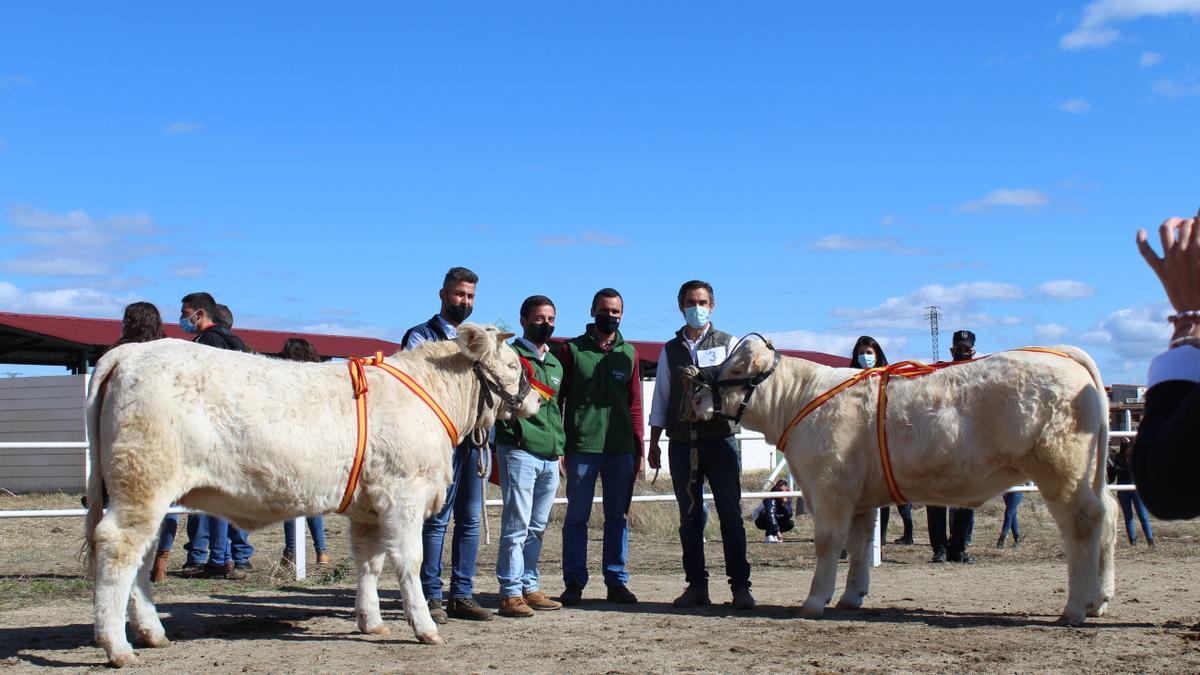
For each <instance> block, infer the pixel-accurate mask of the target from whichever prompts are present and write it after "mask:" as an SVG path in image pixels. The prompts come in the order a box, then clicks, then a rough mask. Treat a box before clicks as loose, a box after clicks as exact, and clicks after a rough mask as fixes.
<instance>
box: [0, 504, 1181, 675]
mask: <svg viewBox="0 0 1200 675" xmlns="http://www.w3.org/2000/svg"><path fill="white" fill-rule="evenodd" d="M67 499H68V498H67V497H63V498H57V499H54V498H48V499H46V500H43V501H42V502H41V503H39V504H37V505H36V506H35V507H36V508H48V507H50V506H55V505H64V504H66V503H67V502H66V500H67ZM28 500H29V498H2V499H0V508H17V507H22V508H26V507H29V506H30V505H29V504H28V503H27V502H28ZM751 506H752V505H750V504H748V505H747V510H748V509H749V508H750V507H751ZM635 508H637V509H642V508H645V509H650V508H654V509H659V508H663V507H661V506H651V505H639V506H637V507H635ZM668 513H669V512H668ZM999 513H1000V511H999V508H998V507H997V506H996V505H993V504H989V505H988V506H987V507H985V508H984V509H982V510H981V511H980V512H979V515H978V520H977V526H976V532H975V543H974V546H973V548H972V550H973V551H974V552H975V553H976V554H977V556H978V559H979V561H978V563H977V564H975V565H961V564H949V563H948V564H940V565H935V564H931V563H929V562H928V558H929V549H928V546H927V545H921V544H923V543H924V541H925V537H924V535H925V515H924V512H923V511H921V510H918V511H916V512H915V514H914V515H915V520H916V524H917V526H916V536H917V539H918V545H917V546H896V545H890V544H889V545H888V546H887V547H886V548H885V549H884V564H883V565H882V566H881V567H879V568H877V569H876V570H875V572H874V575H873V577H872V586H871V595H870V596H869V597H868V598H867V601H866V607H865V608H864V609H862V610H858V611H843V610H836V609H830V610H828V611H827V614H826V616H824V617H823V618H820V619H802V618H799V617H798V613H797V610H798V607H799V605H800V603H801V602H802V601H803V599H804V597H805V595H806V592H807V589H808V585H809V582H810V580H811V574H812V567H813V557H812V554H813V545H812V538H811V526H810V525H809V524H808V519H807V518H801V519H800V524H799V526H798V527H797V530H796V531H794V532H793V533H790V536H789V537H788V538H787V540H786V541H785V542H784V543H783V544H765V543H762V542H761V537H758V536H753V535H755V534H757V532H756V531H755V530H753V529H752V530H751V532H750V533H751V535H752V537H751V542H752V543H751V545H750V557H751V562H752V564H753V565H754V571H753V577H752V578H753V582H754V589H753V590H754V593H755V596H756V597H757V599H758V601H759V609H758V610H757V611H754V612H749V613H741V612H734V611H733V610H732V608H731V607H730V606H729V605H728V604H727V603H728V600H729V597H728V591H727V590H726V588H725V585H724V583H723V581H722V580H721V571H722V569H721V566H722V563H721V544H720V540H719V531H718V530H717V529H716V526H715V524H714V525H712V526H710V534H709V538H708V545H707V549H706V551H707V554H708V556H709V569H710V570H711V571H713V572H714V575H713V576H714V583H713V586H712V590H713V600H714V602H716V603H717V604H716V605H715V606H713V607H711V608H706V609H700V610H676V609H674V608H672V607H671V599H672V598H674V597H675V595H677V594H678V593H679V591H680V590H681V589H682V587H683V580H682V571H681V568H680V564H679V552H678V543H677V542H676V541H673V540H671V539H670V537H669V536H668V534H669V533H664V532H662V531H661V530H662V528H661V527H658V528H657V529H658V530H659V531H657V532H655V528H647V529H648V531H647V532H639V531H637V530H635V532H634V536H633V544H632V547H631V552H630V565H631V569H632V579H631V583H630V587H631V588H632V590H634V592H635V593H637V594H638V596H639V598H640V599H641V602H639V604H637V605H635V606H632V607H626V606H617V605H613V604H610V603H608V602H605V601H603V600H602V599H600V598H601V597H602V595H603V588H602V585H601V584H600V583H599V582H598V581H596V580H594V583H593V584H592V585H590V586H589V587H588V589H587V591H586V593H585V597H586V598H588V599H586V600H585V602H584V604H583V605H581V606H579V607H577V608H569V609H564V610H562V611H558V612H547V613H539V614H538V615H537V616H535V617H533V618H531V619H505V618H502V617H498V616H497V617H496V618H495V619H494V620H493V621H490V622H486V623H471V622H463V621H455V620H451V622H450V623H449V624H448V625H446V626H444V627H443V635H444V636H446V638H447V639H448V641H449V644H448V645H447V646H444V647H427V646H421V645H418V644H416V643H415V642H414V640H413V639H412V634H411V632H410V631H409V629H408V627H407V625H406V624H405V623H404V620H403V616H402V612H401V609H400V602H399V592H398V591H397V590H396V588H397V584H396V582H395V579H394V577H391V578H390V579H389V580H388V583H387V584H386V585H385V587H384V591H383V593H382V596H383V605H384V618H385V620H386V621H388V622H389V625H390V626H391V628H392V630H393V635H392V636H391V637H387V638H379V637H374V636H372V637H367V636H362V635H359V634H357V633H356V632H355V627H354V621H353V617H352V609H353V604H354V591H353V586H352V583H353V580H352V578H351V576H350V575H349V573H348V561H347V560H346V557H347V556H346V541H345V540H346V533H345V527H344V525H345V521H344V520H341V519H338V518H332V519H330V523H329V529H330V534H329V538H330V550H331V553H332V554H333V556H334V559H335V565H334V566H333V567H331V568H324V569H318V568H316V567H312V568H310V569H311V570H312V572H313V576H312V578H310V579H309V580H307V581H305V582H299V583H298V582H296V581H295V580H294V579H289V574H288V573H287V572H288V571H287V570H283V569H280V568H278V567H277V566H276V565H274V564H272V561H274V560H275V559H276V557H277V554H278V550H279V546H280V541H281V537H280V536H279V534H278V533H276V532H271V531H263V532H259V533H256V534H255V535H254V537H253V538H252V541H254V542H255V543H257V544H258V545H259V552H258V553H256V557H255V563H256V565H257V567H258V571H256V572H254V573H252V574H251V576H250V579H248V580H247V581H245V582H238V583H234V582H224V581H221V582H217V581H194V580H183V579H179V578H172V579H170V580H168V582H167V583H166V584H163V585H162V587H161V588H160V589H159V592H158V600H159V610H160V612H162V614H163V616H164V625H165V626H166V629H167V634H168V636H169V637H170V638H171V639H172V640H173V642H172V644H171V645H170V646H169V647H167V648H165V649H157V650H139V652H138V653H139V655H140V657H141V659H142V664H143V665H142V666H141V667H140V668H138V669H137V670H138V671H149V672H171V673H178V672H197V671H201V670H204V671H210V672H415V671H423V672H430V671H431V672H486V671H493V670H495V671H502V672H517V671H521V672H551V671H560V672H561V671H565V672H646V671H653V672H745V671H771V672H785V671H786V672H795V671H805V672H846V671H852V672H881V671H888V672H895V671H901V672H904V671H908V672H926V671H950V672H1029V671H1037V672H1047V671H1073V672H1101V671H1103V672H1196V671H1200V588H1197V587H1196V584H1194V583H1193V580H1194V579H1195V577H1196V572H1195V570H1196V569H1197V567H1198V565H1200V541H1198V537H1200V524H1196V523H1160V522H1157V521H1155V522H1154V525H1155V526H1156V539H1157V540H1158V545H1157V546H1156V547H1155V548H1153V549H1151V548H1148V547H1146V546H1145V545H1144V544H1143V545H1142V546H1139V547H1130V546H1129V545H1128V544H1127V543H1125V541H1124V537H1123V536H1122V537H1121V541H1120V543H1119V545H1118V549H1117V559H1118V573H1117V597H1116V599H1115V600H1114V601H1113V602H1112V603H1111V604H1110V606H1109V612H1108V615H1107V616H1106V617H1104V618H1102V619H1093V620H1091V621H1090V622H1089V624H1088V625H1087V626H1086V627H1082V628H1071V627H1065V626H1061V625H1057V624H1056V622H1055V620H1056V618H1057V615H1058V613H1059V611H1060V610H1061V609H1062V606H1063V604H1064V603H1065V597H1066V596H1065V593H1066V566H1065V564H1064V562H1063V560H1062V557H1061V547H1060V546H1059V544H1058V541H1057V533H1056V532H1055V530H1054V529H1053V526H1052V524H1051V522H1050V521H1049V519H1048V518H1047V517H1046V515H1045V511H1044V509H1043V508H1041V507H1040V505H1039V503H1038V502H1037V499H1036V497H1035V498H1033V499H1027V500H1026V504H1025V505H1024V506H1023V507H1022V519H1023V520H1022V528H1023V535H1024V536H1023V538H1022V546H1021V547H1020V548H1017V549H1012V548H1006V549H1003V550H998V549H996V548H995V547H994V542H995V538H996V535H997V529H998V527H997V525H998V522H999ZM714 520H715V518H714ZM896 520H898V519H896V518H895V516H894V514H893V522H895V521H896ZM80 522H81V521H80V519H74V520H72V519H53V520H50V519H46V520H36V521H35V520H18V521H12V520H9V521H0V668H2V669H4V670H6V671H9V672H14V673H21V672H30V671H35V670H39V671H40V670H42V669H47V668H53V669H54V670H55V671H56V672H83V671H88V670H92V669H97V668H102V667H103V663H104V658H103V654H102V652H101V651H100V650H99V649H98V648H97V647H95V646H94V645H93V644H92V626H91V616H92V614H91V612H92V608H91V601H90V585H89V583H88V582H87V581H86V580H84V579H83V578H82V575H81V572H80V569H79V565H78V563H77V562H76V561H75V560H74V559H73V558H72V556H71V555H70V554H71V553H73V552H74V550H75V548H76V547H77V545H78V541H79V527H80ZM666 522H669V519H667V521H666ZM495 527H496V525H495V522H494V521H493V529H495ZM551 527H552V532H553V533H554V534H552V535H551V536H550V537H549V538H548V540H547V546H546V549H545V550H544V553H543V565H542V570H543V577H542V578H543V582H544V587H545V589H546V590H548V591H550V592H552V593H557V591H559V590H560V589H561V578H560V576H561V574H560V570H561V567H560V565H561V557H560V542H559V541H558V537H557V536H555V535H556V534H557V530H556V529H554V525H552V526H551ZM752 527H753V526H752V525H751V528H752ZM56 530H57V531H56ZM493 534H494V532H493ZM594 534H595V535H597V536H594V537H593V541H592V546H591V553H592V554H596V555H593V558H596V557H597V556H598V548H599V538H598V532H596V533H594ZM890 535H891V536H892V537H895V536H896V535H897V532H896V525H895V524H894V525H893V526H892V532H891V533H890ZM177 553H179V551H178V549H177ZM177 557H178V560H174V559H173V561H172V567H173V568H174V567H177V566H178V563H179V562H181V561H182V556H181V555H180V556H177ZM494 560H495V546H494V545H490V546H484V548H483V550H482V551H481V553H480V556H479V571H478V575H477V577H476V584H477V597H478V599H479V600H480V602H481V603H482V604H483V605H484V606H488V607H495V606H496V605H497V599H496V595H495V593H496V581H495V576H494ZM598 566H599V565H598V559H597V560H595V562H594V563H593V565H592V569H593V570H595V569H597V568H598ZM844 573H845V566H844V565H843V566H842V570H841V575H842V577H843V578H841V579H839V591H840V586H841V583H842V582H844Z"/></svg>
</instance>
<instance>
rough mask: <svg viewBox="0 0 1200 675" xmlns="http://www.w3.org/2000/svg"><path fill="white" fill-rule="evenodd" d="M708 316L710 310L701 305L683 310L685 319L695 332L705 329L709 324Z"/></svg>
mask: <svg viewBox="0 0 1200 675" xmlns="http://www.w3.org/2000/svg"><path fill="white" fill-rule="evenodd" d="M708 315H709V311H708V308H707V307H701V306H700V305H692V306H691V307H687V308H685V309H684V310H683V318H684V320H685V321H687V325H688V326H689V327H690V328H692V329H693V330H700V329H701V328H704V324H706V323H708Z"/></svg>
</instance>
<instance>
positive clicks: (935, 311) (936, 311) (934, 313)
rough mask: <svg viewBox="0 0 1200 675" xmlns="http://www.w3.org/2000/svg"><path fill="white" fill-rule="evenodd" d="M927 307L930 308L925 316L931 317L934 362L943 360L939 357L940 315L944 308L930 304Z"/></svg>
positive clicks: (930, 330) (930, 326) (930, 333)
mask: <svg viewBox="0 0 1200 675" xmlns="http://www.w3.org/2000/svg"><path fill="white" fill-rule="evenodd" d="M925 309H927V310H929V311H928V312H926V313H925V318H926V319H929V335H930V337H931V338H932V340H933V362H934V363H937V362H938V361H939V360H941V359H940V358H939V357H938V317H939V316H941V313H942V308H941V307H938V306H937V305H930V306H928V307H926V308H925Z"/></svg>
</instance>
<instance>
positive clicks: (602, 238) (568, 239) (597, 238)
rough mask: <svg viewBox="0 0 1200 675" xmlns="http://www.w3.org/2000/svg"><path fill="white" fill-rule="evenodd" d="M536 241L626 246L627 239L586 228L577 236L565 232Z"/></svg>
mask: <svg viewBox="0 0 1200 675" xmlns="http://www.w3.org/2000/svg"><path fill="white" fill-rule="evenodd" d="M537 243H539V244H541V245H542V246H578V245H580V244H583V245H585V246H627V245H629V240H628V239H625V238H624V237H619V236H617V235H614V234H608V233H607V232H600V231H599V230H588V231H587V232H584V233H583V234H581V235H580V236H578V237H574V236H571V235H567V234H552V235H547V236H545V237H540V238H539V239H538V240H537Z"/></svg>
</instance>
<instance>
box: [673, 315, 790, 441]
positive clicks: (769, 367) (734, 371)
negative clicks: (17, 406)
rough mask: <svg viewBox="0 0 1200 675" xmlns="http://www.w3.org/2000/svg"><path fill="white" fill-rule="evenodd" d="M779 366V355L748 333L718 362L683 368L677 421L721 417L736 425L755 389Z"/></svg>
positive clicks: (773, 348) (759, 338)
mask: <svg viewBox="0 0 1200 675" xmlns="http://www.w3.org/2000/svg"><path fill="white" fill-rule="evenodd" d="M778 364H779V352H777V351H775V346H774V345H772V344H771V341H770V340H768V339H766V338H764V337H763V336H761V335H759V334H758V333H751V334H750V335H747V336H746V337H744V338H742V339H741V340H740V341H739V342H738V345H737V347H735V348H734V350H733V353H731V354H730V355H729V356H728V358H726V359H725V360H724V361H722V362H721V363H719V364H717V365H715V366H708V367H706V368H697V367H696V366H688V367H687V368H684V369H683V371H682V374H683V378H682V379H683V387H684V390H683V391H684V396H683V402H682V406H683V410H681V411H680V418H681V419H683V420H684V421H689V422H692V421H704V420H710V419H713V418H721V419H727V420H730V421H732V422H733V423H734V424H737V423H738V422H740V421H741V419H742V413H744V412H745V411H746V405H747V404H748V403H749V402H750V397H751V396H752V395H753V394H754V389H755V387H757V386H758V385H759V384H762V382H763V380H765V379H767V378H768V377H770V376H771V373H773V372H775V366H776V365H778Z"/></svg>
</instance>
